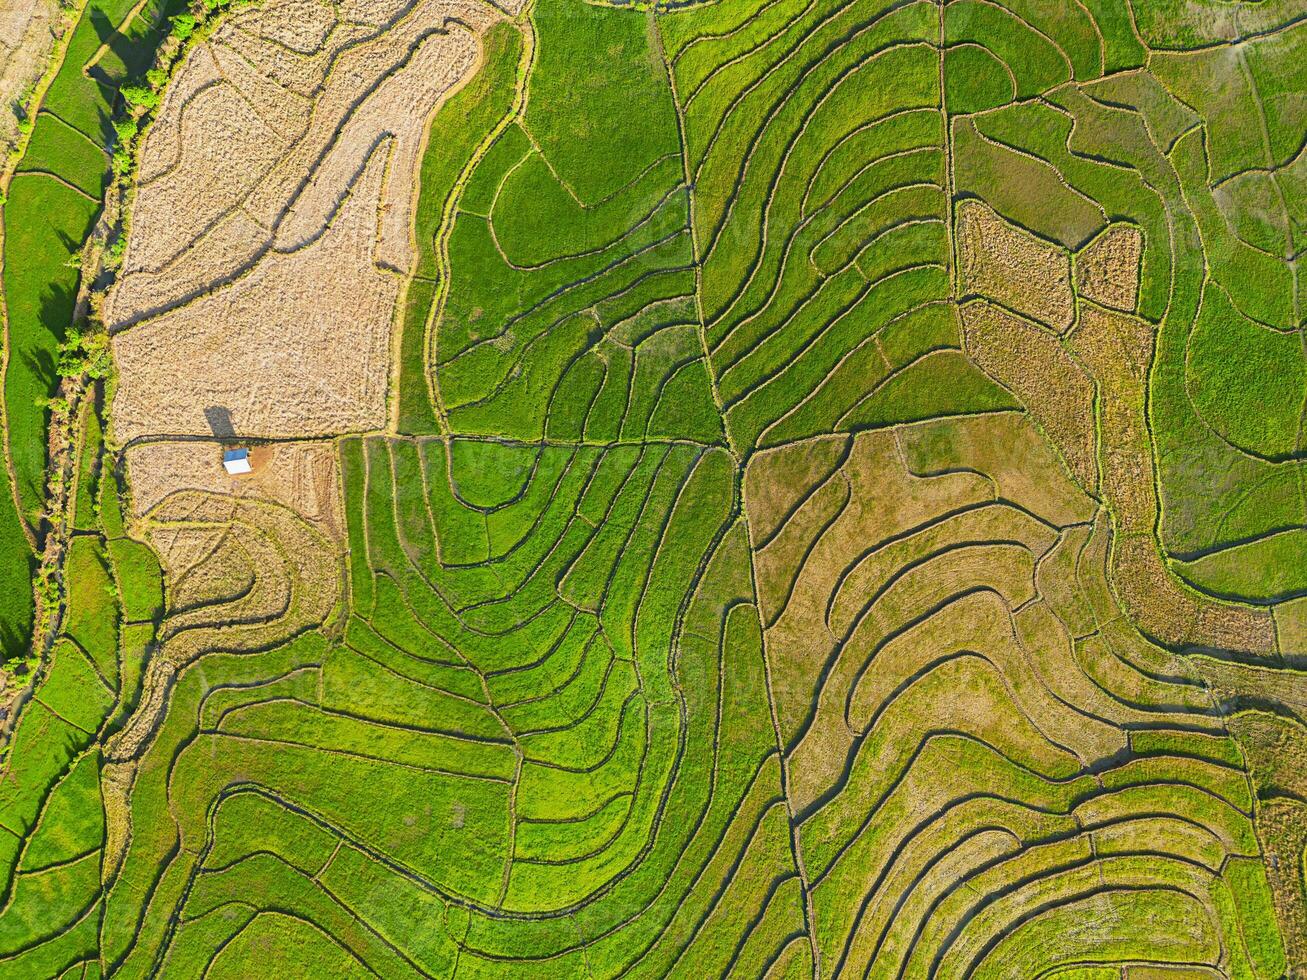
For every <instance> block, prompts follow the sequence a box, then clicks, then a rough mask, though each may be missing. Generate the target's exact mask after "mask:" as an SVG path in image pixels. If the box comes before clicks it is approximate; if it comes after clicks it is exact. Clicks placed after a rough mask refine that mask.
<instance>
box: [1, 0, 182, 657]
mask: <svg viewBox="0 0 1307 980" xmlns="http://www.w3.org/2000/svg"><path fill="white" fill-rule="evenodd" d="M136 6H137V4H136V2H135V0H92V2H91V3H89V4H88V5H87V7H86V10H85V12H84V13H83V14H82V16H81V18H80V20H79V21H78V23H77V26H76V27H75V29H74V33H73V35H72V37H71V38H70V40H69V44H68V48H67V53H66V55H65V57H64V61H63V64H62V66H61V68H60V70H59V73H58V74H57V75H56V77H55V78H54V80H53V81H52V82H51V84H50V88H49V90H48V91H47V92H46V95H45V99H44V101H43V103H42V105H41V111H40V112H38V114H37V116H36V120H35V126H34V128H33V131H32V138H31V142H30V143H29V144H28V146H27V150H26V153H25V155H24V157H23V158H22V159H21V160H20V161H19V163H18V167H17V171H16V174H15V176H14V178H13V181H12V183H11V184H10V187H9V196H8V201H7V203H6V204H5V207H4V216H3V220H4V225H5V236H4V239H5V241H4V256H3V260H4V299H5V305H6V309H7V311H8V332H9V333H8V336H9V352H8V367H7V370H6V374H5V378H4V399H5V411H6V416H7V421H8V446H9V452H10V463H11V465H12V467H13V473H14V474H15V477H16V480H17V487H16V491H17V497H18V501H19V507H20V509H21V514H22V520H24V521H25V522H27V524H28V525H29V526H32V527H35V526H37V525H39V523H40V514H41V511H42V508H43V507H44V501H45V466H46V425H47V423H48V420H49V413H48V411H47V410H46V409H45V407H44V405H43V402H44V400H45V399H46V398H48V397H49V396H50V395H51V394H52V393H53V392H54V390H55V387H56V385H57V382H58V378H57V376H56V359H57V347H58V345H59V342H60V341H61V340H62V339H63V337H64V333H65V331H66V330H67V328H68V325H69V323H70V322H71V320H72V316H73V306H74V301H75V299H76V294H77V287H78V281H79V273H78V271H77V269H76V268H75V267H74V264H73V262H72V259H73V256H75V255H76V254H77V253H78V252H79V251H80V250H81V247H82V243H83V242H84V241H85V239H86V236H87V235H88V234H89V232H90V231H91V228H92V227H93V225H94V223H95V220H96V217H97V215H98V214H99V212H100V201H101V197H102V196H103V194H104V189H105V186H106V182H107V178H108V149H109V147H110V145H111V140H112V137H113V130H112V128H111V127H110V126H109V122H108V121H109V118H110V116H111V115H112V112H113V107H114V101H115V99H116V97H117V89H118V86H119V85H120V84H121V83H122V82H123V80H124V79H127V78H131V77H136V76H139V75H140V74H141V73H142V72H143V71H144V70H145V68H147V67H148V66H149V64H150V62H151V60H152V58H153V52H154V49H155V46H156V45H157V43H158V41H159V38H160V35H159V33H158V31H157V30H155V29H154V28H153V27H152V25H153V24H154V23H155V22H156V21H157V19H158V17H159V16H160V13H161V12H164V11H166V12H169V13H172V12H175V11H176V10H179V9H181V8H182V7H183V6H184V0H150V2H149V3H147V4H146V5H145V6H144V7H143V8H142V9H141V10H140V11H139V12H137V13H136V14H135V16H134V17H131V18H130V19H129V15H130V14H132V13H133V11H134V10H135V8H136ZM88 65H90V67H89V69H88V67H87V66H88ZM0 482H3V484H4V486H3V487H0V490H3V498H4V499H3V501H0V569H3V571H0V595H2V596H3V597H4V598H3V599H2V600H0V643H3V645H4V653H5V654H6V655H13V654H15V653H18V652H20V651H21V650H22V649H23V648H24V647H25V646H26V644H27V642H28V638H29V636H30V632H31V623H32V600H31V585H30V581H31V573H32V570H33V569H34V567H35V566H34V562H33V559H32V556H31V550H30V547H29V545H28V543H27V540H26V538H25V537H24V535H23V533H22V528H21V526H20V525H19V523H18V516H17V515H16V514H15V512H14V509H13V507H12V506H11V504H10V501H11V500H12V496H11V493H10V487H9V485H8V483H9V480H8V476H7V475H3V479H2V480H0Z"/></svg>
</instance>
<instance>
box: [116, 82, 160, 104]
mask: <svg viewBox="0 0 1307 980" xmlns="http://www.w3.org/2000/svg"><path fill="white" fill-rule="evenodd" d="M122 93H123V99H124V100H125V101H126V102H127V104H128V105H129V106H131V107H132V108H134V109H155V108H157V107H158V105H159V93H158V92H156V91H155V90H154V89H152V88H150V87H149V86H148V85H124V86H123V87H122Z"/></svg>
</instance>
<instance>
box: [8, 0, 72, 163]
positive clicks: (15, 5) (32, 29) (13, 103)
mask: <svg viewBox="0 0 1307 980" xmlns="http://www.w3.org/2000/svg"><path fill="white" fill-rule="evenodd" d="M59 11H60V4H59V0H0V106H2V107H3V108H0V149H3V150H4V151H5V152H8V150H9V148H10V147H12V146H13V145H14V144H15V143H16V142H17V141H18V135H19V130H18V124H19V122H20V121H21V120H22V119H23V118H24V113H23V111H22V102H23V101H24V100H25V98H26V96H27V95H28V94H29V93H30V92H31V90H32V88H33V87H34V86H35V85H36V82H37V80H38V79H39V78H40V77H41V75H42V73H43V72H44V70H45V66H46V62H47V60H48V59H49V57H50V52H51V50H52V49H53V48H54V45H55V42H56V40H57V31H58V30H59V27H60V23H59Z"/></svg>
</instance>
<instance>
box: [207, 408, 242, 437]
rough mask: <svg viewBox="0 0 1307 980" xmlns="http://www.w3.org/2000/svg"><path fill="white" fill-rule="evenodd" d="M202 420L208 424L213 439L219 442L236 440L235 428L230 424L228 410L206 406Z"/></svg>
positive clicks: (229, 411)
mask: <svg viewBox="0 0 1307 980" xmlns="http://www.w3.org/2000/svg"><path fill="white" fill-rule="evenodd" d="M204 420H205V421H206V422H208V423H209V429H210V430H211V431H212V432H213V435H214V438H216V439H220V440H227V439H235V438H236V427H235V426H234V425H233V424H232V421H231V410H230V409H227V408H223V407H222V406H221V405H209V406H206V407H205V409H204Z"/></svg>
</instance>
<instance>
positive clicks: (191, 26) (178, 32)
mask: <svg viewBox="0 0 1307 980" xmlns="http://www.w3.org/2000/svg"><path fill="white" fill-rule="evenodd" d="M195 24H196V21H195V18H194V17H193V16H192V15H191V14H178V15H177V16H176V17H174V18H172V36H173V37H175V38H177V40H179V41H185V40H186V39H187V38H188V37H190V36H191V35H192V34H194V33H195Z"/></svg>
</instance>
